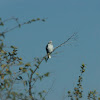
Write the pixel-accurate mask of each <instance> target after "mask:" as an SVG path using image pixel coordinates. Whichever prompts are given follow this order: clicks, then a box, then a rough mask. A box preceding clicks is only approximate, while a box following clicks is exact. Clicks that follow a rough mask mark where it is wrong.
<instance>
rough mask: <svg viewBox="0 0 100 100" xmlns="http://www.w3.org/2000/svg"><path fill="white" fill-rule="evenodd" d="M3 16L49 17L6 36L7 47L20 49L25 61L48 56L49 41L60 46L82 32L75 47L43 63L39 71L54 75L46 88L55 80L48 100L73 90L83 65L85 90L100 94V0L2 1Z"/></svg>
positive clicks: (60, 96) (5, 17)
mask: <svg viewBox="0 0 100 100" xmlns="http://www.w3.org/2000/svg"><path fill="white" fill-rule="evenodd" d="M0 15H1V16H0V17H1V18H2V19H7V18H10V17H18V18H19V21H20V22H25V21H27V20H29V19H32V18H38V17H39V18H47V19H46V22H35V23H32V24H29V25H25V26H23V27H21V28H19V29H15V30H14V31H12V32H9V33H7V34H6V39H5V42H6V44H7V45H15V46H17V47H18V48H19V55H21V56H22V57H23V59H24V60H25V62H26V61H32V60H33V58H34V57H42V56H44V55H45V54H46V51H45V46H46V44H47V43H48V41H49V40H52V41H53V44H54V46H57V45H59V44H60V43H62V42H63V41H65V40H66V39H67V38H68V37H69V36H70V35H72V34H73V33H74V32H78V39H77V41H73V43H71V44H72V46H70V45H66V46H63V47H61V48H59V49H58V50H57V51H58V52H59V54H57V55H55V56H54V57H52V59H50V60H49V61H48V63H45V62H44V63H42V64H41V67H40V70H39V71H38V72H40V73H44V72H47V71H50V72H51V76H50V78H48V79H47V80H46V79H45V80H44V82H43V83H41V84H42V86H44V87H45V86H46V87H47V88H49V87H50V86H51V84H52V82H53V80H55V82H54V85H53V88H52V90H51V92H50V93H49V94H48V96H47V97H46V99H47V100H62V97H63V94H64V90H65V89H66V91H67V90H72V89H73V87H74V86H75V84H77V83H76V82H77V78H78V76H79V71H80V65H81V64H82V63H85V64H86V73H85V74H84V82H83V85H84V91H89V90H95V89H96V90H97V91H98V92H99V93H100V80H99V76H100V45H99V43H100V0H95V1H94V0H9V1H8V0H1V1H0ZM10 24H11V25H12V26H13V25H14V23H10ZM11 25H9V23H8V24H7V28H9V26H10V27H11ZM5 28H6V27H5Z"/></svg>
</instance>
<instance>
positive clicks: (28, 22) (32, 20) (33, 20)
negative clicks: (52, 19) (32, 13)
mask: <svg viewBox="0 0 100 100" xmlns="http://www.w3.org/2000/svg"><path fill="white" fill-rule="evenodd" d="M12 19H13V20H16V22H17V23H18V18H10V19H7V20H5V21H4V22H6V21H8V20H12ZM35 21H43V22H45V19H40V18H37V19H31V20H29V21H27V22H24V23H21V24H19V23H18V25H16V26H14V27H13V28H11V29H8V30H7V31H4V32H1V33H0V34H1V35H2V34H3V35H4V34H5V33H8V32H10V31H12V30H14V29H16V28H20V27H21V26H23V25H25V24H30V23H32V22H35Z"/></svg>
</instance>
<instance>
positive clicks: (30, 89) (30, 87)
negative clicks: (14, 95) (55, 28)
mask: <svg viewBox="0 0 100 100" xmlns="http://www.w3.org/2000/svg"><path fill="white" fill-rule="evenodd" d="M76 34H77V33H74V34H72V35H71V36H70V37H69V38H68V39H67V40H66V41H64V42H63V43H61V44H60V45H58V46H57V47H55V48H54V50H53V52H54V51H55V50H56V49H58V48H59V47H61V46H63V45H64V44H66V43H67V42H68V41H69V40H71V39H72V38H73V37H74V36H76ZM53 52H51V53H53ZM51 53H50V54H51ZM47 56H48V54H47V55H45V56H44V57H43V58H42V59H41V60H40V62H39V64H38V65H37V67H36V68H35V70H34V71H33V72H31V75H30V80H29V95H30V96H31V97H32V86H31V82H32V76H33V74H34V73H35V72H36V71H37V69H38V68H39V66H40V64H41V63H42V61H43V60H45V59H47ZM32 100H34V98H33V97H32Z"/></svg>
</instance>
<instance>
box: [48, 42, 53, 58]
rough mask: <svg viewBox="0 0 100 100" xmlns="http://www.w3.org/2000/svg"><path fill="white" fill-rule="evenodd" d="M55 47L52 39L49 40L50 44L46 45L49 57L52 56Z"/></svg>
mask: <svg viewBox="0 0 100 100" xmlns="http://www.w3.org/2000/svg"><path fill="white" fill-rule="evenodd" d="M53 49H54V48H53V44H52V41H49V42H48V44H47V45H46V52H47V54H48V58H51V55H50V53H52V51H53Z"/></svg>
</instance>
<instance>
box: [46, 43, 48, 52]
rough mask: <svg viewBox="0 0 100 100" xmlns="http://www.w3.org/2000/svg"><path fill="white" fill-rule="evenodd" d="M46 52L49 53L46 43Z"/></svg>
mask: <svg viewBox="0 0 100 100" xmlns="http://www.w3.org/2000/svg"><path fill="white" fill-rule="evenodd" d="M46 52H47V53H49V50H48V44H47V45H46Z"/></svg>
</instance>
